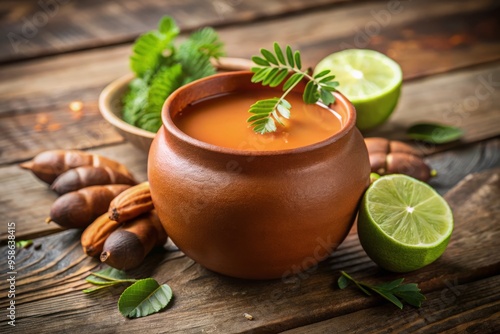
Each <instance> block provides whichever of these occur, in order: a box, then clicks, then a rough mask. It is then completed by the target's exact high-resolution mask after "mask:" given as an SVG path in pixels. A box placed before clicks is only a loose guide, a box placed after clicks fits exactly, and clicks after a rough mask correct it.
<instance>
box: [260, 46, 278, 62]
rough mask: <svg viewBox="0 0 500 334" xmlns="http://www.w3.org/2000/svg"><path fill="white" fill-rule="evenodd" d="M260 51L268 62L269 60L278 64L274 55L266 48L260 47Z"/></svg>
mask: <svg viewBox="0 0 500 334" xmlns="http://www.w3.org/2000/svg"><path fill="white" fill-rule="evenodd" d="M260 53H262V55H263V56H264V58H266V60H267V61H268V62H270V63H271V64H273V65H279V64H278V60H277V59H276V57H275V56H274V55H273V54H272V53H271V51H269V50H266V49H260Z"/></svg>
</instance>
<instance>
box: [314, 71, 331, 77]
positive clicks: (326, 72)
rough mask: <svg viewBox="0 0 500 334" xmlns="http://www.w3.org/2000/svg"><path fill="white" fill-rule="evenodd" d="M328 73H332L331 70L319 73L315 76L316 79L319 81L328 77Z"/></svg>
mask: <svg viewBox="0 0 500 334" xmlns="http://www.w3.org/2000/svg"><path fill="white" fill-rule="evenodd" d="M328 73H330V70H324V71H321V72H319V73H318V74H316V75H315V76H314V79H319V78H321V77H322V76H325V75H327V74H328Z"/></svg>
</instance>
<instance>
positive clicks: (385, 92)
mask: <svg viewBox="0 0 500 334" xmlns="http://www.w3.org/2000/svg"><path fill="white" fill-rule="evenodd" d="M324 70H330V71H331V72H332V74H333V75H335V80H336V81H338V82H339V83H340V85H339V87H338V90H339V91H340V92H341V93H342V94H344V95H345V96H346V97H347V98H348V99H349V100H350V101H351V102H352V104H353V105H354V107H355V108H356V125H357V127H358V128H359V129H360V130H368V129H371V128H374V127H376V126H378V125H380V124H382V123H384V122H385V120H387V118H389V116H390V115H391V113H392V112H393V111H394V108H396V105H397V103H398V99H399V94H400V92H401V83H402V81H403V73H402V72H401V67H399V65H398V63H396V62H395V61H394V60H392V59H391V58H389V57H387V56H385V55H384V54H382V53H380V52H377V51H373V50H362V49H351V50H343V51H340V52H336V53H332V54H331V55H329V56H327V57H326V58H324V59H323V60H321V61H320V62H319V63H318V65H316V68H315V70H314V73H315V74H317V73H319V72H321V71H324Z"/></svg>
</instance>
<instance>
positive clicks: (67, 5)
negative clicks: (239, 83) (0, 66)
mask: <svg viewBox="0 0 500 334" xmlns="http://www.w3.org/2000/svg"><path fill="white" fill-rule="evenodd" d="M344 1H348V0H309V1H301V0H270V1H269V0H267V1H255V0H254V1H244V0H210V1H197V0H188V1H186V0H169V1H153V0H143V1H141V2H140V3H137V1H133V0H122V1H98V0H86V1H73V0H21V1H20V0H16V1H13V0H9V1H2V2H1V3H0V13H2V15H3V18H2V21H1V23H0V30H1V31H5V34H1V35H0V63H3V62H10V61H14V60H19V59H27V58H33V57H40V56H47V55H54V54H59V53H64V52H68V51H75V50H82V49H88V48H95V47H100V46H107V45H112V44H120V43H126V42H131V41H132V40H133V39H135V38H136V37H137V36H138V35H139V34H141V33H143V32H144V31H147V30H151V29H153V28H155V27H156V23H157V22H158V21H159V19H160V18H161V17H162V16H163V15H170V16H172V17H173V18H174V19H175V20H176V21H177V22H178V25H179V26H180V27H181V29H182V30H183V31H190V30H194V29H196V28H199V27H202V26H205V25H210V26H214V27H217V26H223V25H229V24H233V23H245V22H251V21H255V20H259V19H264V18H270V17H273V16H281V15H286V14H291V13H294V12H300V11H304V10H310V9H314V8H318V7H320V8H322V7H324V6H325V5H330V6H331V5H334V4H335V3H338V2H344Z"/></svg>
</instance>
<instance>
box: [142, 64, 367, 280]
mask: <svg viewBox="0 0 500 334" xmlns="http://www.w3.org/2000/svg"><path fill="white" fill-rule="evenodd" d="M251 77H252V73H251V72H232V73H223V74H217V75H214V76H211V77H207V78H204V79H201V80H198V81H196V82H193V83H191V84H188V85H186V86H184V87H182V88H180V89H179V90H177V91H176V92H174V93H173V94H172V95H170V97H169V98H168V99H167V101H166V102H165V104H164V106H163V111H162V120H163V126H162V127H161V129H160V130H159V131H158V134H157V135H156V137H155V139H154V141H153V143H152V145H151V150H150V152H149V158H148V178H149V182H150V187H151V195H152V198H153V202H154V205H155V208H156V210H157V212H158V215H159V217H160V220H161V222H162V224H163V227H164V228H165V230H166V231H167V233H168V235H169V236H170V238H171V239H172V241H173V242H174V243H175V244H176V245H177V246H178V247H179V248H180V249H181V250H182V251H183V252H184V253H185V254H186V255H188V256H189V257H191V258H192V259H194V260H195V261H197V262H198V263H200V264H202V265H203V266H205V267H207V268H208V269H211V270H213V271H216V272H218V273H222V274H225V275H229V276H234V277H240V278H248V279H269V278H279V277H283V278H286V277H288V276H291V275H294V274H296V273H298V272H300V271H303V270H307V269H309V268H311V267H312V266H315V265H316V264H317V263H318V262H319V261H321V260H323V259H325V258H326V257H328V256H329V255H330V254H331V253H332V252H333V251H334V250H335V249H336V248H337V247H338V246H339V245H340V243H341V242H342V241H343V240H344V238H345V237H346V236H347V234H348V232H349V230H350V228H351V226H352V223H353V222H354V219H355V216H356V213H357V208H358V204H359V202H360V199H361V197H362V195H363V193H364V191H365V189H366V188H367V186H368V184H369V174H370V164H369V160H368V153H367V150H366V146H365V144H364V141H363V138H362V136H361V134H360V132H359V131H358V129H357V128H356V127H355V122H356V113H355V110H354V107H353V106H352V104H351V103H350V102H349V101H348V100H347V99H346V98H345V97H344V96H343V95H341V94H339V93H335V95H336V102H335V103H334V104H333V105H332V106H331V107H332V108H333V109H334V110H335V111H336V112H337V113H339V114H340V115H341V116H342V125H341V129H340V131H339V132H337V133H334V134H333V135H332V136H331V137H329V138H327V139H325V140H324V141H321V142H317V143H315V144H312V145H308V146H304V147H299V148H295V149H287V150H281V151H244V150H237V149H230V148H223V147H219V146H215V145H212V144H208V143H205V142H202V141H199V140H196V139H194V138H192V137H190V136H188V135H186V134H185V133H183V132H182V131H181V130H179V128H177V126H175V124H174V123H173V121H172V119H173V117H174V116H175V115H176V114H177V113H179V112H181V111H182V110H183V109H184V108H185V107H186V106H187V105H189V104H192V103H194V102H197V101H199V100H201V99H205V98H207V97H210V96H213V95H218V94H224V93H228V92H232V91H238V90H245V91H248V90H256V91H257V90H269V89H271V90H276V95H277V96H279V95H280V91H279V90H280V87H276V88H270V87H269V86H266V87H264V86H261V85H260V84H252V83H251V82H250V79H251ZM297 89H299V90H301V91H302V90H303V89H304V85H303V84H300V85H298V86H297Z"/></svg>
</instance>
